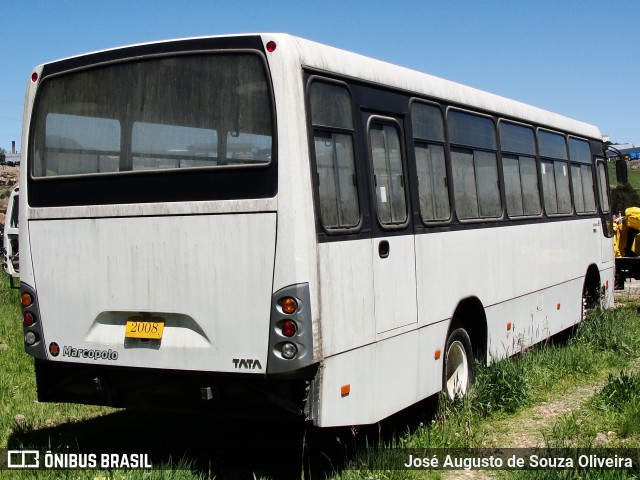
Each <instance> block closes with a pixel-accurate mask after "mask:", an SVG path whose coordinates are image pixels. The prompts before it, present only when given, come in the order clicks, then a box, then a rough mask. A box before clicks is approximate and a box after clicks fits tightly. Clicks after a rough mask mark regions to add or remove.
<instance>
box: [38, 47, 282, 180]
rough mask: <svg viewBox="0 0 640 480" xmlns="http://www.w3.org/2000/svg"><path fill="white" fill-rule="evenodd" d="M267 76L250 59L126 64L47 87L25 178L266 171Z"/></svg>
mask: <svg viewBox="0 0 640 480" xmlns="http://www.w3.org/2000/svg"><path fill="white" fill-rule="evenodd" d="M270 92H271V90H270V87H269V81H268V78H267V74H266V67H265V64H264V62H263V61H262V59H261V57H260V56H259V55H256V54H252V53H241V52H232V53H211V54H201V53H199V54H184V55H177V56H171V57H159V58H158V57H156V58H151V59H143V60H136V61H124V62H122V63H115V64H109V65H103V66H97V67H93V68H89V69H86V70H80V71H75V72H71V73H66V74H62V75H58V76H52V77H50V78H48V79H47V78H45V79H44V81H43V83H42V85H41V87H40V90H39V93H38V97H37V99H36V104H35V112H34V116H33V123H34V126H33V129H32V136H31V153H30V157H31V174H32V176H33V177H34V178H38V177H58V176H73V175H94V174H113V173H119V172H132V171H154V170H170V169H184V168H218V167H239V166H244V167H247V166H249V167H250V166H264V165H268V164H269V163H271V157H272V143H273V121H272V117H273V108H272V99H271V93H270Z"/></svg>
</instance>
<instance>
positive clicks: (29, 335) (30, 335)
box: [20, 292, 40, 346]
mask: <svg viewBox="0 0 640 480" xmlns="http://www.w3.org/2000/svg"><path fill="white" fill-rule="evenodd" d="M20 302H21V303H22V324H23V325H24V328H25V329H26V331H25V332H24V343H26V344H27V345H29V346H31V345H35V344H36V342H37V341H38V340H40V337H39V336H38V334H37V333H36V332H34V331H33V330H30V327H33V326H34V325H35V324H36V322H37V321H38V317H37V316H36V314H35V313H34V312H32V311H30V310H29V307H33V295H31V294H30V293H29V292H22V294H21V295H20Z"/></svg>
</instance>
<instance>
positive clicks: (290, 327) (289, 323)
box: [276, 296, 300, 360]
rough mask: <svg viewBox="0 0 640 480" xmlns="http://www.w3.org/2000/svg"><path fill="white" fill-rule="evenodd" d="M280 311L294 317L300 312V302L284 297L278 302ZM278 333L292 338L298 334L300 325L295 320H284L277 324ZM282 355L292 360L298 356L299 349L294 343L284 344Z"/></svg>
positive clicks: (284, 314)
mask: <svg viewBox="0 0 640 480" xmlns="http://www.w3.org/2000/svg"><path fill="white" fill-rule="evenodd" d="M276 304H277V305H278V310H279V312H280V313H281V314H282V315H283V316H287V317H288V316H294V315H295V314H296V312H297V311H298V307H299V304H300V302H299V300H297V299H296V298H294V297H288V296H287V297H282V298H279V299H278V300H277V302H276ZM276 329H277V333H279V334H280V335H281V336H282V337H284V338H292V337H294V336H295V335H296V333H298V324H297V323H296V320H295V318H283V319H281V320H280V321H278V322H277V323H276ZM279 349H280V354H281V355H282V358H284V359H286V360H292V359H294V358H295V357H296V355H297V354H298V348H297V347H296V345H295V343H293V342H282V343H280V345H279Z"/></svg>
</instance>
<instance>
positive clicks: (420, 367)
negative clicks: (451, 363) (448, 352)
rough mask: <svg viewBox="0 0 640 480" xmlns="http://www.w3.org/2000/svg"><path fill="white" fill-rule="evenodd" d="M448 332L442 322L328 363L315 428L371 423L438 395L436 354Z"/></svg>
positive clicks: (439, 372)
mask: <svg viewBox="0 0 640 480" xmlns="http://www.w3.org/2000/svg"><path fill="white" fill-rule="evenodd" d="M447 327H448V322H441V323H438V324H436V325H430V326H428V327H425V328H422V329H420V330H413V331H411V332H408V333H405V334H402V335H397V336H395V337H392V338H388V339H387V340H384V341H380V342H377V343H374V344H371V345H367V346H365V347H362V348H358V349H355V350H351V351H348V352H346V353H342V354H339V355H336V356H333V357H330V358H326V359H325V361H324V369H323V373H322V385H321V392H320V409H319V412H320V413H319V419H318V422H317V424H318V425H319V426H322V427H331V426H338V425H357V424H369V423H373V422H376V421H379V420H380V419H382V418H385V417H388V416H389V415H392V414H394V413H396V412H398V411H399V410H401V409H403V408H406V407H408V406H409V405H412V404H414V403H416V402H418V401H420V400H422V399H424V398H426V397H428V396H430V395H433V394H434V393H437V392H438V391H440V389H441V386H442V358H439V359H437V360H436V358H435V350H436V349H438V348H439V349H442V346H443V345H444V342H445V339H446V334H447ZM347 386H348V387H347ZM346 389H348V391H349V392H348V394H345V390H346Z"/></svg>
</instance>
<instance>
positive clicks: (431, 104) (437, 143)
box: [405, 97, 455, 227]
mask: <svg viewBox="0 0 640 480" xmlns="http://www.w3.org/2000/svg"><path fill="white" fill-rule="evenodd" d="M416 104H418V105H425V106H427V107H433V108H436V109H438V110H439V111H440V118H441V120H442V130H443V132H442V142H440V141H437V140H432V139H424V138H421V137H418V136H416V132H415V130H414V128H413V119H414V117H413V108H414V106H415V105H416ZM408 125H410V126H407V125H405V135H406V134H408V133H410V137H407V138H410V139H411V146H412V148H413V151H412V154H413V169H414V171H415V176H414V178H412V179H411V180H413V181H414V182H415V190H416V191H415V194H413V193H412V195H414V196H415V202H416V205H417V207H418V208H417V212H418V216H419V218H420V222H421V223H422V225H423V226H426V227H437V226H444V225H450V224H451V223H452V221H453V214H454V209H455V205H454V201H453V188H452V180H451V156H450V148H449V141H448V131H447V120H446V111H445V109H444V108H443V106H442V104H440V103H437V102H432V101H428V100H424V99H421V98H417V97H414V98H411V99H410V100H409V116H408ZM409 129H410V130H409ZM418 143H420V144H422V145H427V147H429V146H431V145H435V146H441V147H442V149H443V151H444V168H445V172H446V178H445V180H446V182H447V187H446V188H447V201H448V202H449V217H448V218H447V219H444V220H427V219H425V218H424V216H423V213H422V204H421V202H420V177H419V175H418V170H419V168H418V156H417V155H416V144H418ZM407 163H409V159H408V157H407ZM409 173H411V170H409Z"/></svg>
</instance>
